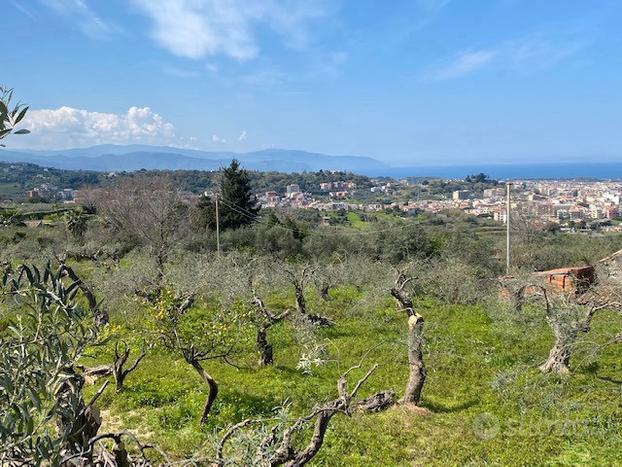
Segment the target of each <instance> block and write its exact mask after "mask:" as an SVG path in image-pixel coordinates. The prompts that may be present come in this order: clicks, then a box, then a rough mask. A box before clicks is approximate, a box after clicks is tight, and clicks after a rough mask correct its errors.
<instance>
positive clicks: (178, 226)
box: [96, 175, 188, 295]
mask: <svg viewBox="0 0 622 467" xmlns="http://www.w3.org/2000/svg"><path fill="white" fill-rule="evenodd" d="M97 193H98V194H99V195H98V196H96V206H97V211H98V213H99V214H100V215H101V216H103V217H104V218H105V219H106V221H107V222H108V223H109V225H110V226H111V227H112V228H113V229H114V230H115V231H117V232H119V233H120V234H122V235H125V236H127V237H129V238H130V239H132V240H133V241H135V242H136V243H138V244H139V245H141V246H143V247H144V248H147V249H148V250H149V252H150V254H151V255H152V256H153V258H154V259H155V264H156V277H155V282H156V284H159V283H160V282H161V279H162V278H163V276H164V269H165V265H166V263H167V262H168V261H169V260H170V259H171V257H172V256H173V253H174V251H175V250H176V249H177V246H178V242H179V241H180V240H181V238H182V237H184V236H185V235H186V234H187V231H188V229H187V209H188V206H187V204H186V203H185V201H184V197H183V194H182V192H181V191H180V189H179V187H178V186H176V185H174V183H173V180H172V179H171V178H170V177H167V176H165V175H156V176H153V175H152V176H146V175H137V176H134V177H131V178H130V177H128V178H123V179H121V180H120V181H118V182H117V183H116V184H115V185H114V186H113V187H111V188H110V189H101V190H98V191H97ZM154 293H156V295H157V293H158V290H157V288H156V290H154Z"/></svg>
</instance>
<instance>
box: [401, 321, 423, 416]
mask: <svg viewBox="0 0 622 467" xmlns="http://www.w3.org/2000/svg"><path fill="white" fill-rule="evenodd" d="M422 344H423V317H422V316H421V315H419V314H417V313H415V314H413V315H411V316H409V317H408V366H409V368H408V373H409V374H408V383H407V384H406V390H405V391H404V397H403V399H402V402H403V403H406V404H414V405H418V404H419V401H420V400H421V391H422V389H423V384H424V383H425V375H426V372H425V365H424V363H423V352H422Z"/></svg>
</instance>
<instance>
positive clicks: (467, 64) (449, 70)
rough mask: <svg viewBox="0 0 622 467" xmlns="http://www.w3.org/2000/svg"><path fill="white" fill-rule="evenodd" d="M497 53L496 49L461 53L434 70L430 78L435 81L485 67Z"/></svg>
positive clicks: (459, 75) (456, 76)
mask: <svg viewBox="0 0 622 467" xmlns="http://www.w3.org/2000/svg"><path fill="white" fill-rule="evenodd" d="M495 55H497V52H495V51H494V50H477V51H468V52H463V53H461V54H459V55H458V56H457V57H456V58H455V59H454V60H452V61H451V62H450V63H448V64H446V65H443V66H441V67H440V68H437V69H436V70H433V71H432V73H430V74H429V75H428V78H430V79H432V80H435V81H443V80H448V79H454V78H459V77H461V76H465V75H467V74H469V73H472V72H474V71H476V70H479V69H481V68H483V67H485V66H486V65H487V64H488V63H490V62H491V60H492V59H493V58H494V57H495Z"/></svg>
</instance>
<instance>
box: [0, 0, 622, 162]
mask: <svg viewBox="0 0 622 467" xmlns="http://www.w3.org/2000/svg"><path fill="white" fill-rule="evenodd" d="M1 9H2V18H3V19H2V21H0V33H1V34H2V37H3V38H4V40H3V42H4V45H3V58H2V62H3V66H2V70H1V71H0V83H2V84H5V85H8V86H11V87H14V88H16V92H17V95H18V96H19V97H20V99H21V100H23V101H25V102H27V103H28V104H30V105H31V106H32V108H33V109H35V110H34V111H33V112H32V113H31V116H30V117H29V121H28V122H27V123H28V125H29V126H30V127H31V130H33V134H32V135H29V136H26V137H21V138H18V137H15V138H12V139H11V140H10V144H11V147H12V148H20V147H30V148H63V147H71V146H88V145H91V144H98V143H131V142H136V143H150V144H166V145H173V146H185V147H196V148H201V149H206V150H223V151H249V150H255V149H262V148H268V147H281V148H297V149H305V150H309V151H319V152H325V153H329V154H356V155H365V156H371V157H375V158H377V159H381V160H384V161H388V162H391V163H395V164H409V165H420V164H429V165H438V164H464V163H484V162H486V163H490V162H510V161H555V160H620V159H622V73H621V72H622V34H621V33H620V24H621V23H622V2H620V1H618V0H611V1H604V0H603V1H599V0H591V1H584V0H531V1H527V0H490V1H486V0H472V1H467V0H460V1H458V0H453V1H452V0H413V1H406V0H375V1H372V0H324V1H322V0H299V1H296V0H253V1H250V0H106V1H100V0H97V1H96V0H2V7H1Z"/></svg>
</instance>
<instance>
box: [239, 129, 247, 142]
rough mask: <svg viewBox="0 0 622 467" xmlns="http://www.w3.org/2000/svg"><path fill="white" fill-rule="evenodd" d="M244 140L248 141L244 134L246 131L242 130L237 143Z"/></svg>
mask: <svg viewBox="0 0 622 467" xmlns="http://www.w3.org/2000/svg"><path fill="white" fill-rule="evenodd" d="M246 139H248V133H246V130H242V133H240V136H238V141H245V140H246Z"/></svg>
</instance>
